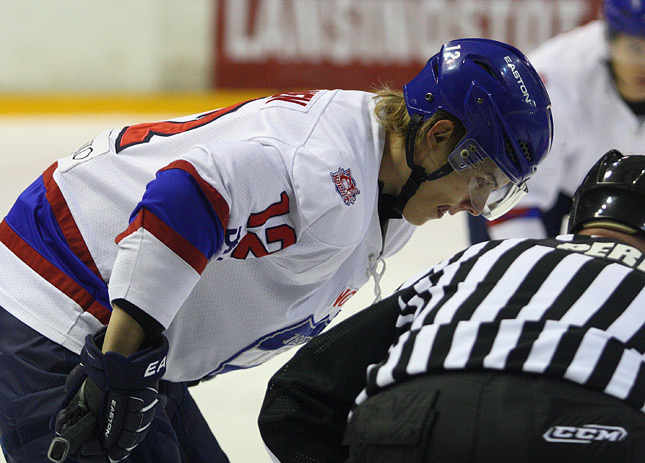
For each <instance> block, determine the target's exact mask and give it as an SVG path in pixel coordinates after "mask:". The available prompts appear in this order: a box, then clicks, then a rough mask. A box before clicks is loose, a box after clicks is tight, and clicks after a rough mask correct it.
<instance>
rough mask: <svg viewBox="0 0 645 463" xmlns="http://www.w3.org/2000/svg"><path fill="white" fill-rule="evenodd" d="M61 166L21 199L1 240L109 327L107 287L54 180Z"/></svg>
mask: <svg viewBox="0 0 645 463" xmlns="http://www.w3.org/2000/svg"><path fill="white" fill-rule="evenodd" d="M56 166H57V164H56V163H54V164H53V165H52V166H51V167H50V168H49V169H47V170H46V171H45V172H44V173H43V175H42V176H41V177H40V178H38V179H37V180H36V181H35V182H33V183H32V184H31V185H30V186H29V187H27V188H26V189H25V191H23V192H22V194H21V195H20V196H19V197H18V199H17V200H16V202H15V203H14V205H13V207H12V208H11V210H10V211H9V213H8V214H7V216H6V217H5V220H4V222H2V224H0V241H1V242H2V243H3V244H4V245H5V246H7V248H9V249H10V250H11V251H12V252H13V253H14V254H16V255H17V256H18V257H19V258H20V259H21V260H22V261H23V262H24V263H25V264H26V265H27V266H29V267H30V268H31V269H32V270H34V271H35V272H36V273H38V274H39V275H40V276H41V277H43V278H44V279H45V280H47V281H49V283H51V284H52V285H53V286H55V287H56V288H58V289H59V290H60V291H61V292H63V293H64V294H66V295H67V296H68V297H70V298H71V299H73V300H74V301H75V302H76V303H77V304H79V305H80V306H81V307H82V308H83V310H86V311H88V312H90V313H92V315H94V316H95V317H96V318H97V319H99V320H100V321H101V322H103V323H107V321H108V320H109V317H110V313H111V306H110V303H109V296H108V290H107V285H106V283H105V281H103V278H102V277H101V275H100V273H99V271H98V268H97V266H96V264H95V262H94V260H93V258H92V256H91V254H90V252H89V250H88V248H87V245H86V243H85V240H84V238H83V236H82V235H81V233H80V231H79V229H78V226H77V225H76V222H75V221H74V218H73V216H72V214H71V212H70V210H69V208H68V206H67V203H66V201H65V199H64V197H63V195H62V193H61V192H60V189H59V187H58V185H57V184H56V182H55V181H54V179H53V172H54V170H55V169H56Z"/></svg>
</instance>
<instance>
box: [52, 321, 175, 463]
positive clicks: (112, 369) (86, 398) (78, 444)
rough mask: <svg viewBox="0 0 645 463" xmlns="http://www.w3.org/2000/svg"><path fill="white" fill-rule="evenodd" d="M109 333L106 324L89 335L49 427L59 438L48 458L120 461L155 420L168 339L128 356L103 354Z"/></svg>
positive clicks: (88, 462) (99, 462) (95, 462)
mask: <svg viewBox="0 0 645 463" xmlns="http://www.w3.org/2000/svg"><path fill="white" fill-rule="evenodd" d="M104 337H105V328H103V329H101V330H100V331H99V332H97V333H96V334H95V335H88V336H87V337H86V339H85V346H84V347H83V350H82V351H81V364H80V365H78V366H77V367H76V368H74V369H73V370H72V371H71V372H70V374H69V376H68V378H67V382H66V387H65V389H66V397H65V399H64V401H63V403H62V404H61V406H60V408H59V410H58V412H57V413H56V414H55V416H54V417H53V418H52V422H51V425H50V426H51V427H52V429H53V430H54V431H55V432H56V437H55V438H54V440H53V441H52V444H51V446H50V448H49V452H48V455H47V456H48V458H49V459H50V460H51V461H53V462H57V463H62V462H63V461H65V459H66V458H67V457H68V456H71V457H73V458H74V459H75V460H77V461H79V462H80V463H114V462H118V461H121V460H123V459H124V458H126V457H127V456H128V455H130V453H131V452H132V450H134V448H135V447H136V446H137V445H138V444H139V443H140V442H141V441H142V440H143V438H144V437H145V435H146V433H147V431H148V427H149V426H150V423H152V419H153V417H154V414H155V406H156V404H157V395H158V392H157V391H158V382H159V380H160V379H161V377H162V376H163V374H164V372H165V370H166V355H167V353H168V341H167V339H166V337H165V336H163V335H160V336H159V338H158V339H157V341H156V342H155V343H154V344H153V345H150V346H148V347H146V348H144V349H143V350H141V351H139V352H136V353H135V354H132V355H131V356H129V357H124V356H122V355H119V354H117V353H115V352H106V353H105V354H103V353H102V352H101V345H102V344H103V338H104Z"/></svg>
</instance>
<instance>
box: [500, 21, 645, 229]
mask: <svg viewBox="0 0 645 463" xmlns="http://www.w3.org/2000/svg"><path fill="white" fill-rule="evenodd" d="M604 34H605V29H604V23H603V22H602V21H593V22H591V23H589V24H587V25H585V26H581V27H579V28H576V29H574V30H572V31H569V32H566V33H563V34H560V35H558V36H556V37H554V38H552V39H550V40H547V41H546V42H545V43H543V44H542V45H541V46H539V47H538V48H537V49H535V50H534V51H533V52H532V53H530V54H529V59H530V60H531V62H532V63H533V65H534V66H535V68H536V69H537V70H538V72H539V73H540V76H541V77H542V78H543V80H544V83H545V85H546V88H547V90H548V92H549V95H550V97H551V103H552V109H553V123H554V133H553V147H552V149H551V153H550V154H549V156H548V157H547V158H546V159H545V160H544V161H543V162H542V163H541V164H540V167H539V169H538V171H537V173H536V174H535V175H534V176H533V177H531V179H530V180H529V181H528V188H529V193H528V194H527V195H526V196H525V197H524V198H522V200H521V201H520V203H519V204H518V205H517V206H516V209H515V210H514V211H512V212H511V213H509V214H508V215H507V216H505V217H502V218H501V219H500V220H499V221H498V222H497V223H493V224H489V229H488V231H489V234H490V235H491V238H493V239H501V238H512V237H522V236H527V237H531V238H542V237H545V235H546V234H545V231H544V228H543V227H542V225H541V222H540V221H539V219H538V218H537V217H535V215H534V214H531V210H532V209H534V208H538V209H540V210H543V211H544V210H548V209H550V208H551V207H552V206H553V205H554V203H555V201H556V199H557V196H558V193H559V192H563V193H565V194H567V195H569V196H573V194H574V192H575V190H576V188H577V186H578V185H579V184H580V183H581V182H582V180H583V179H584V176H585V175H586V173H587V172H588V171H589V169H590V168H591V167H592V166H593V164H594V163H595V162H596V161H597V160H598V159H599V158H600V156H602V155H603V154H605V153H606V152H607V151H609V150H610V149H613V148H615V149H618V150H620V151H621V152H622V153H623V154H645V120H644V119H643V118H642V117H639V116H637V115H636V114H634V112H633V111H631V109H630V108H629V107H628V106H627V104H626V103H625V102H624V100H623V99H622V98H621V97H620V94H619V93H618V91H617V90H616V86H615V84H614V81H613V78H612V75H611V71H610V68H609V65H608V62H607V61H608V59H609V50H608V44H607V41H606V39H605V37H604Z"/></svg>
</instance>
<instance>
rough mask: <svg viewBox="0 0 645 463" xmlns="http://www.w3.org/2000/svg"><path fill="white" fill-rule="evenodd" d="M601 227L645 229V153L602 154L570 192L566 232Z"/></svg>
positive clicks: (631, 229)
mask: <svg viewBox="0 0 645 463" xmlns="http://www.w3.org/2000/svg"><path fill="white" fill-rule="evenodd" d="M589 227H601V228H609V229H614V230H617V231H620V232H623V233H629V234H634V233H636V232H641V233H643V232H645V156H625V155H623V154H622V153H621V152H620V151H618V150H611V151H609V152H607V153H606V154H605V155H603V157H602V158H600V160H598V162H596V164H595V165H594V166H593V167H592V168H591V170H590V171H589V173H588V174H587V176H586V177H585V179H584V181H583V182H582V184H581V185H580V186H579V187H578V189H577V190H576V193H575V194H574V196H573V206H572V207H571V213H570V215H569V224H568V232H569V233H576V232H578V231H580V230H581V229H582V228H589Z"/></svg>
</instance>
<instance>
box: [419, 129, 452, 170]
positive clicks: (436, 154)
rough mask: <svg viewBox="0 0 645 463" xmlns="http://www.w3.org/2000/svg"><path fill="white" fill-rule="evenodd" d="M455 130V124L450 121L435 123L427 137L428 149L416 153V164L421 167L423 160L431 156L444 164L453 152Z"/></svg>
mask: <svg viewBox="0 0 645 463" xmlns="http://www.w3.org/2000/svg"><path fill="white" fill-rule="evenodd" d="M454 130H455V123H454V122H452V121H450V120H448V119H440V120H438V121H437V122H435V123H434V124H433V125H432V127H430V130H428V133H427V134H426V136H425V142H426V145H427V149H425V150H417V152H415V154H414V158H415V162H416V163H417V164H418V165H421V164H422V163H423V158H425V157H426V156H428V155H430V156H432V158H434V159H437V160H441V162H442V163H443V162H444V161H445V159H446V158H447V156H448V154H450V153H449V152H450V151H452V147H453V146H452V143H451V140H452V134H453V133H454ZM417 158H418V159H417Z"/></svg>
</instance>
